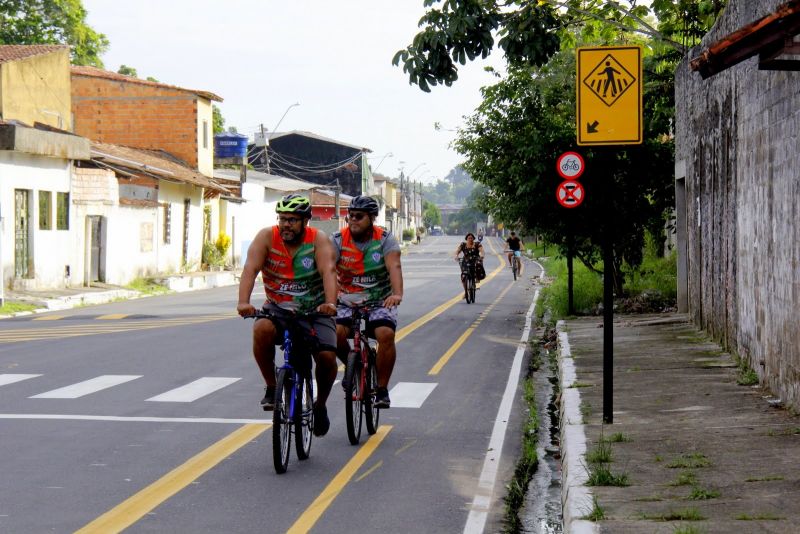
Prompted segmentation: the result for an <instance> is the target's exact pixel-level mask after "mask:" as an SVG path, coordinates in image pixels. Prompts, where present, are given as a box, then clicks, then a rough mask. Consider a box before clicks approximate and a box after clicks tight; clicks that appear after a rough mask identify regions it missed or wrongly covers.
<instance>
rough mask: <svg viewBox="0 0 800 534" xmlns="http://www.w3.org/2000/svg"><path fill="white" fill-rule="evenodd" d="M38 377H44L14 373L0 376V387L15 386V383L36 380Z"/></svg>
mask: <svg viewBox="0 0 800 534" xmlns="http://www.w3.org/2000/svg"><path fill="white" fill-rule="evenodd" d="M37 376H42V375H23V374H14V373H5V374H0V386H5V385H6V384H13V383H14V382H22V381H23V380H28V379H29V378H36V377H37Z"/></svg>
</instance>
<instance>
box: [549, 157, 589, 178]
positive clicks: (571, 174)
mask: <svg viewBox="0 0 800 534" xmlns="http://www.w3.org/2000/svg"><path fill="white" fill-rule="evenodd" d="M585 166H586V165H585V164H584V162H583V156H581V155H580V154H578V153H577V152H564V153H563V154H561V155H560V156H558V160H557V161H556V170H557V171H558V174H560V175H561V177H562V178H563V179H565V180H577V179H578V178H580V176H581V174H583V169H584V168H585Z"/></svg>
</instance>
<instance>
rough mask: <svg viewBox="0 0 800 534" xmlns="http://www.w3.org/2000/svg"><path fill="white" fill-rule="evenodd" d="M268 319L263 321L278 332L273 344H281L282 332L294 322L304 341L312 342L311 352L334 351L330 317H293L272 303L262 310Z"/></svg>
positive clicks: (334, 344) (333, 327)
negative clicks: (267, 315)
mask: <svg viewBox="0 0 800 534" xmlns="http://www.w3.org/2000/svg"><path fill="white" fill-rule="evenodd" d="M262 311H263V312H264V313H268V314H269V315H270V316H269V317H264V319H266V320H268V321H271V322H272V324H274V325H275V329H276V330H277V331H278V335H277V336H276V338H275V344H276V345H280V344H282V343H283V332H284V331H285V330H286V328H287V326H289V322H288V321H295V322H296V324H297V326H299V327H300V331H301V332H302V333H303V336H305V338H306V339H309V340H311V341H312V343H311V345H312V347H314V349H313V352H314V353H315V354H316V353H317V352H322V351H333V352H335V351H336V323H335V321H334V318H333V317H332V316H328V315H299V316H298V315H294V314H293V313H291V312H287V311H286V310H283V309H281V308H279V307H278V306H276V305H275V304H272V303H267V304H265V305H264V307H263V308H262ZM259 320H260V319H259Z"/></svg>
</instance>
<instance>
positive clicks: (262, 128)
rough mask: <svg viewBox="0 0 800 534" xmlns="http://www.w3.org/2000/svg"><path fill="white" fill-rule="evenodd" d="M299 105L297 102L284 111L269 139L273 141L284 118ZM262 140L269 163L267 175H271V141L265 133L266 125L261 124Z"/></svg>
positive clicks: (265, 156)
mask: <svg viewBox="0 0 800 534" xmlns="http://www.w3.org/2000/svg"><path fill="white" fill-rule="evenodd" d="M299 105H300V102H295V103H294V104H291V105H290V106H289V107H288V108H286V111H284V112H283V115H281V118H280V120H279V121H278V124H276V125H275V127H274V128H273V129H272V132H270V134H269V138H270V139H272V136H273V135H274V134H275V131H276V130H277V129H278V126H280V125H281V123H282V122H283V119H284V117H286V114H287V113H289V110H290V109H292V108H293V107H295V106H299ZM261 138H262V139H264V158H265V159H266V162H267V174H270V168H269V151H268V150H267V149H268V147H269V139H267V135H266V133H265V132H264V124H263V123H262V124H261Z"/></svg>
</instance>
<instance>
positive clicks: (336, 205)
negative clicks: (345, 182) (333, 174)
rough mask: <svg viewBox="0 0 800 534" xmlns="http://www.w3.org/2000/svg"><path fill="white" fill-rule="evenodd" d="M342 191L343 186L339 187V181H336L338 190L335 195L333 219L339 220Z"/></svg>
mask: <svg viewBox="0 0 800 534" xmlns="http://www.w3.org/2000/svg"><path fill="white" fill-rule="evenodd" d="M341 190H342V186H341V185H339V179H338V178H337V179H336V190H335V192H334V195H333V217H332V218H333V219H336V220H337V221H338V220H339V191H341Z"/></svg>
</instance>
